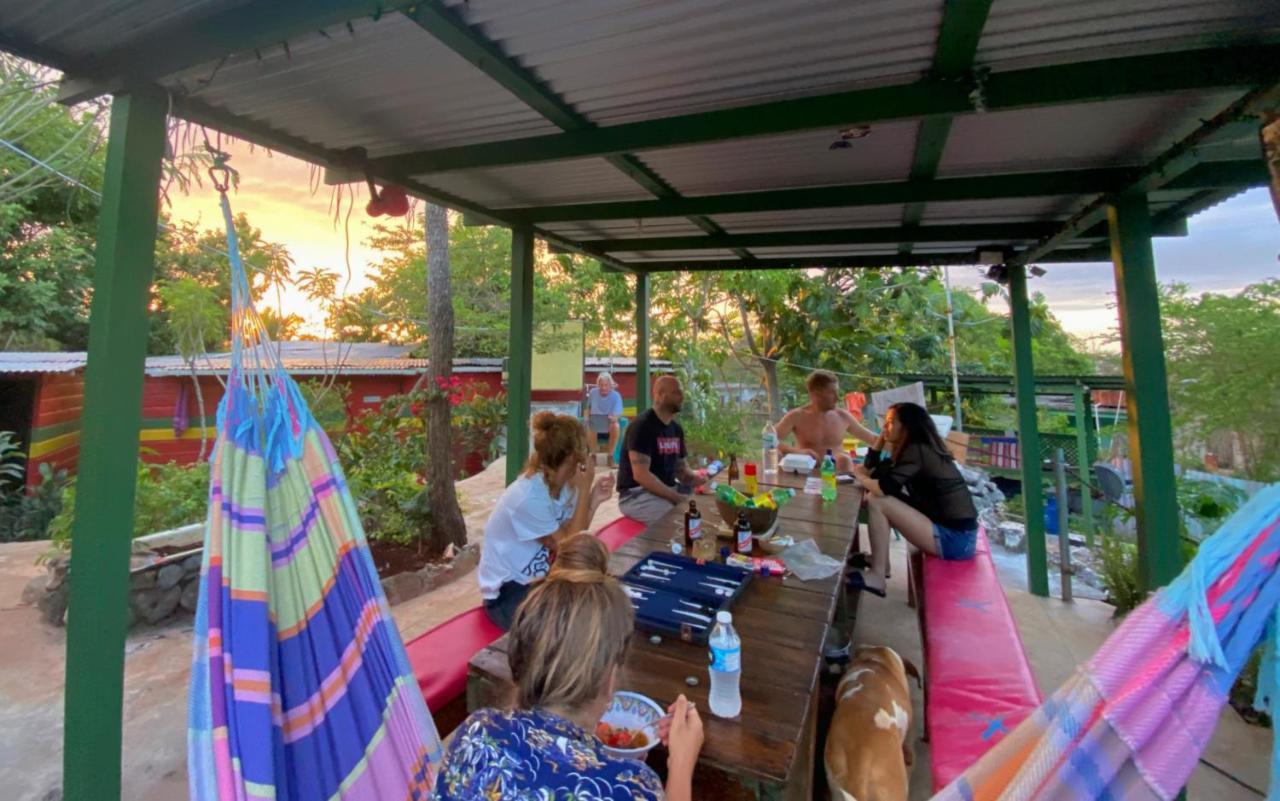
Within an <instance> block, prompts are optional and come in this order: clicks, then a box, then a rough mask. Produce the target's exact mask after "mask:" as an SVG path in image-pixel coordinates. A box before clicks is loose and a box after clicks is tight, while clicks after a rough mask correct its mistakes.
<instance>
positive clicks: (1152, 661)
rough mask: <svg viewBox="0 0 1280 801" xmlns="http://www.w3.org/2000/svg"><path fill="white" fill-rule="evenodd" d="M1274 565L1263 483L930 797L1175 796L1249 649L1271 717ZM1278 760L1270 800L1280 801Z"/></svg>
mask: <svg viewBox="0 0 1280 801" xmlns="http://www.w3.org/2000/svg"><path fill="white" fill-rule="evenodd" d="M1278 562H1280V486H1272V487H1268V488H1267V489H1265V490H1263V491H1261V492H1259V493H1258V494H1257V495H1256V496H1255V497H1254V498H1253V500H1251V501H1250V502H1249V503H1248V504H1247V505H1246V506H1245V507H1244V508H1243V509H1241V510H1240V511H1239V512H1237V513H1236V514H1235V515H1233V516H1232V517H1231V519H1230V520H1228V521H1227V522H1226V523H1224V524H1223V525H1222V527H1221V528H1220V529H1219V530H1218V532H1217V533H1216V534H1214V535H1213V536H1212V537H1210V538H1209V539H1207V540H1205V541H1204V542H1203V543H1202V544H1201V545H1200V549H1199V552H1198V553H1197V554H1196V557H1195V559H1194V560H1192V562H1191V564H1190V565H1188V566H1187V568H1186V570H1184V571H1183V572H1182V575H1181V576H1179V577H1178V578H1177V580H1176V581H1174V582H1173V583H1172V584H1170V585H1169V586H1168V587H1165V588H1164V589H1162V590H1160V591H1159V592H1158V593H1156V595H1155V596H1153V597H1152V598H1151V599H1150V600H1148V601H1147V602H1146V603H1144V604H1143V605H1142V606H1140V607H1139V608H1138V609H1136V610H1134V611H1133V612H1131V613H1130V614H1129V616H1128V617H1127V618H1126V619H1125V621H1124V623H1123V624H1121V626H1120V627H1119V628H1118V629H1117V630H1116V631H1115V632H1114V633H1112V635H1111V636H1110V637H1109V638H1108V639H1107V641H1106V643H1104V644H1103V646H1102V648H1100V649H1099V650H1098V652H1097V653H1096V654H1094V655H1093V657H1092V658H1091V659H1090V660H1089V661H1088V663H1086V664H1085V665H1084V666H1083V667H1081V668H1080V669H1079V670H1078V671H1077V672H1076V674H1075V676H1074V677H1073V678H1072V679H1071V680H1070V681H1068V682H1067V683H1066V684H1065V685H1064V686H1063V687H1062V688H1061V689H1059V690H1058V691H1057V692H1056V693H1054V695H1053V696H1052V697H1051V698H1049V699H1048V700H1047V701H1045V702H1044V704H1043V705H1041V707H1040V708H1039V709H1038V710H1036V712H1035V713H1034V714H1033V715H1032V716H1031V717H1029V718H1027V719H1026V720H1025V721H1023V723H1022V725H1020V726H1019V727H1018V728H1017V729H1015V730H1014V731H1013V732H1012V733H1010V734H1009V735H1007V736H1006V737H1005V738H1004V740H1002V741H1001V742H1000V743H999V744H998V745H996V746H995V747H994V748H992V749H991V750H990V751H988V752H987V753H986V754H985V755H984V756H983V757H982V758H981V759H979V760H978V761H977V762H976V763H974V764H973V766H971V767H970V768H969V769H968V770H967V771H965V772H964V774H962V775H961V776H960V777H959V778H957V779H956V780H955V781H953V782H952V783H951V784H949V785H947V786H946V787H945V788H943V790H942V791H941V792H939V793H938V794H937V795H936V796H934V799H935V801H995V799H1000V800H1001V801H1022V800H1023V799H1026V800H1027V801H1030V800H1031V799H1036V801H1059V799H1060V800H1061V801H1068V800H1069V799H1072V800H1074V799H1098V801H1101V800H1102V799H1117V801H1118V800H1119V799H1125V800H1126V801H1140V800H1145V799H1153V800H1154V799H1164V800H1165V801H1168V799H1172V798H1175V797H1176V796H1177V795H1178V793H1179V791H1180V790H1181V789H1182V788H1183V787H1184V786H1185V785H1186V783H1187V780H1188V779H1189V778H1190V777H1191V773H1192V771H1193V770H1194V769H1195V766H1196V763H1197V760H1198V759H1199V757H1200V755H1201V753H1203V752H1204V749H1205V747H1206V746H1207V745H1208V744H1209V740H1210V738H1211V737H1212V736H1213V730H1214V727H1215V725H1216V724H1217V721H1218V715H1219V712H1220V711H1221V709H1222V705H1223V704H1224V703H1225V702H1226V699H1227V694H1228V692H1229V691H1230V689H1231V685H1232V683H1233V682H1234V681H1235V678H1236V675H1237V674H1238V673H1239V672H1240V670H1241V668H1242V667H1243V666H1244V664H1245V662H1246V661H1247V660H1248V659H1249V657H1250V655H1251V654H1252V653H1253V652H1254V650H1255V649H1256V647H1257V646H1258V645H1259V644H1263V646H1264V650H1263V659H1262V667H1261V669H1260V671H1259V674H1258V696H1257V699H1256V701H1255V705H1256V706H1258V708H1259V709H1264V710H1266V711H1268V712H1272V711H1273V709H1274V705H1275V701H1276V691H1277V688H1278V685H1280V682H1278V681H1277V679H1278V678H1280V675H1278V674H1277V660H1276V632H1277V622H1278V617H1277V609H1278V608H1280V568H1278V567H1277V563H1278ZM975 647H977V646H976V644H975ZM1273 717H1274V713H1273ZM1277 753H1280V751H1276V750H1273V752H1272V763H1271V775H1272V787H1271V791H1270V793H1269V794H1268V796H1267V797H1268V798H1269V799H1277V798H1280V794H1278V792H1277V787H1276V781H1275V778H1276V776H1277V775H1280V774H1278V773H1277V767H1278V765H1277V760H1276V754H1277Z"/></svg>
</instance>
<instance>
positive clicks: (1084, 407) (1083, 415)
mask: <svg viewBox="0 0 1280 801" xmlns="http://www.w3.org/2000/svg"><path fill="white" fill-rule="evenodd" d="M1071 400H1072V404H1073V406H1074V408H1075V414H1076V472H1077V474H1078V477H1079V481H1080V516H1081V518H1082V519H1083V520H1084V538H1085V542H1086V544H1088V546H1089V547H1090V548H1092V547H1093V496H1092V495H1091V494H1090V492H1089V487H1090V486H1092V484H1093V482H1092V481H1091V479H1090V476H1091V475H1092V473H1093V460H1092V459H1090V458H1089V455H1090V453H1092V448H1090V447H1089V440H1090V439H1092V438H1093V433H1092V432H1093V421H1092V420H1091V419H1090V417H1089V390H1088V388H1087V387H1076V388H1075V391H1074V392H1072V393H1071ZM1061 502H1062V501H1061V500H1059V503H1061Z"/></svg>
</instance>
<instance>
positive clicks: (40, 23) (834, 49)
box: [0, 0, 1280, 259]
mask: <svg viewBox="0 0 1280 801" xmlns="http://www.w3.org/2000/svg"><path fill="white" fill-rule="evenodd" d="M443 1H444V3H445V5H446V6H448V7H449V8H451V9H452V10H453V11H454V12H456V13H457V14H458V15H459V16H460V17H461V18H462V19H463V20H464V21H465V22H466V23H468V24H470V25H472V26H474V32H475V33H478V34H480V35H482V36H484V37H487V38H488V39H489V40H490V41H492V42H493V43H494V45H495V46H496V47H497V48H498V49H499V50H500V51H502V52H503V53H504V54H505V55H506V56H508V57H509V58H510V59H511V60H512V61H513V62H515V63H516V64H517V65H518V66H519V67H520V68H523V69H525V70H527V71H528V72H529V73H530V74H531V75H532V76H533V78H534V79H536V80H537V81H539V82H540V83H541V85H542V86H544V87H545V88H547V89H549V90H550V91H551V92H553V93H555V94H557V95H558V96H559V97H560V98H562V99H563V101H564V102H565V103H566V104H568V105H570V106H572V107H573V108H574V109H575V110H576V111H577V112H579V113H581V114H582V115H583V116H584V117H586V118H587V119H589V120H590V121H591V122H593V123H595V124H597V125H601V126H612V125H617V124H622V123H627V122H635V121H641V120H648V119H654V118H659V117H665V116H671V115H677V114H689V113H694V112H698V111H707V110H713V109H725V108H733V107H737V106H742V105H746V104H750V103H758V102H763V101H771V100H782V99H792V98H799V97H805V96H813V95H820V94H826V93H830V92H835V91H842V90H847V89H853V88H859V87H868V86H880V85H891V84H898V83H904V82H909V81H912V80H915V79H917V78H919V77H921V76H923V75H925V74H927V72H928V70H929V69H930V68H931V66H932V62H933V59H934V55H935V53H934V51H935V45H936V42H937V38H938V34H939V30H940V23H941V21H942V18H943V12H944V9H945V8H946V7H947V6H948V3H947V2H945V1H944V0H860V1H859V2H850V1H849V0H806V2H777V0H642V1H641V2H637V1H636V0H523V2H519V3H516V2H512V0H443ZM241 4H242V3H241V0H190V1H189V2H184V3H172V2H163V1H162V0H56V2H55V0H34V1H32V0H0V33H3V34H4V36H5V37H6V41H9V42H12V43H13V44H12V45H11V46H14V47H16V48H24V47H25V48H27V49H36V50H38V49H39V48H41V47H44V48H47V49H48V50H49V51H50V52H51V53H52V55H51V56H50V60H54V61H57V60H65V61H67V62H69V63H73V64H74V63H76V62H83V61H84V60H85V59H87V58H91V57H92V56H94V55H96V54H101V53H103V52H108V51H111V50H112V49H114V48H117V47H119V46H120V45H122V44H125V45H128V44H129V43H133V42H141V41H145V40H146V38H147V37H156V36H158V35H160V34H162V33H167V32H169V31H171V30H174V26H175V25H177V24H179V23H181V24H182V25H186V26H188V28H194V27H195V26H197V25H199V24H200V22H201V20H203V19H204V18H205V17H207V16H208V15H209V14H211V13H214V12H218V11H222V10H225V9H230V8H235V7H236V6H239V5H241ZM1259 41H1265V42H1269V43H1275V42H1277V41H1280V2H1278V1H1277V0H1078V2H1073V3H1064V2H1061V1H1060V0H1001V2H999V3H995V4H993V7H992V10H991V14H990V17H989V20H988V22H987V25H986V29H985V32H984V34H983V35H982V37H981V39H980V41H979V46H978V53H977V62H978V63H979V64H980V65H984V66H989V67H993V68H994V69H995V70H996V71H997V72H999V71H1002V70H1007V69H1012V68H1016V67H1021V66H1027V65H1032V64H1060V63H1070V62H1080V61H1089V60H1094V59H1098V58H1103V57H1107V56H1113V55H1133V54H1144V53H1161V52H1175V51H1177V50H1178V49H1185V48H1191V47H1198V46H1206V45H1236V44H1248V43H1254V42H1259ZM486 66H488V65H486ZM163 83H164V84H165V85H166V86H167V87H168V88H170V89H171V90H173V91H175V92H176V93H186V94H192V95H194V96H195V97H196V98H197V99H198V100H200V101H201V102H203V103H206V104H209V105H211V106H213V107H215V108H219V109H223V110H226V111H227V112H229V113H230V114H232V115H235V116H238V117H240V118H241V119H243V120H245V121H248V122H253V123H259V124H262V125H267V126H270V127H271V128H274V129H276V130H278V131H281V132H283V133H286V134H290V135H292V136H295V137H300V138H302V139H305V140H306V141H308V142H312V143H315V144H318V145H321V146H323V147H325V148H330V149H335V150H336V149H340V148H347V147H355V146H360V147H364V148H366V149H367V150H368V152H369V153H370V155H372V156H374V157H377V156H381V155H391V154H396V153H405V152H413V151H422V150H433V149H438V148H443V147H451V146H458V145H468V144H479V143H484V142H495V141H505V140H518V139H523V138H526V137H531V136H536V135H541V134H554V133H557V132H559V130H560V129H559V128H558V127H557V126H556V125H553V124H552V123H550V122H548V121H547V120H545V119H544V118H543V117H542V116H541V115H540V114H539V113H537V112H535V111H534V110H532V109H531V108H530V107H528V106H527V105H526V104H525V102H524V101H522V100H520V99H519V98H517V97H516V96H515V95H513V94H512V93H511V92H509V91H508V90H507V89H505V88H503V86H501V85H500V84H499V83H498V82H496V81H495V80H493V79H491V78H489V77H488V76H487V75H485V74H484V72H483V71H482V70H481V69H479V68H477V66H476V65H475V64H473V63H472V62H471V61H470V60H468V59H466V58H463V57H461V56H459V55H457V54H455V53H454V52H453V51H452V50H450V49H449V47H447V46H446V45H444V44H442V43H441V42H440V41H439V40H437V39H436V38H435V37H434V36H432V35H431V34H430V33H428V32H427V31H426V30H424V29H422V28H421V27H419V26H418V25H417V24H415V23H414V22H412V21H411V20H409V19H408V18H406V17H405V16H404V15H402V14H399V13H387V14H382V15H380V18H379V19H378V20H376V21H375V20H371V19H362V20H355V21H353V22H352V24H351V27H350V30H349V29H348V27H347V26H346V25H333V26H330V27H329V28H327V29H326V30H324V31H322V32H321V31H317V32H308V33H306V34H304V35H300V36H296V37H292V38H290V39H289V41H288V42H287V44H286V43H280V44H278V45H272V46H268V47H265V48H259V49H258V50H257V51H250V52H246V53H240V54H236V55H232V56H230V57H228V58H225V59H217V60H213V61H211V62H209V63H206V64H203V65H200V66H198V67H193V68H191V69H189V70H186V71H185V72H183V73H180V74H177V75H173V76H168V77H167V78H166V79H165V80H164V81H163ZM1226 99H1227V95H1226V94H1225V93H1200V94H1182V95H1170V96H1166V97H1158V98H1141V99H1129V100H1120V101H1112V102H1108V103H1095V104H1088V105H1080V106H1071V107H1064V108H1056V109H1047V110H1046V109H1040V110H1037V109H1027V110H1022V111H1008V112H1001V113H992V114H986V115H961V116H959V117H957V118H956V121H955V124H954V126H953V128H952V132H951V137H950V140H949V142H948V145H947V147H946V150H945V152H944V157H943V160H942V164H941V170H940V174H941V175H943V176H958V175H965V174H988V173H1010V172H1018V171H1024V170H1029V169H1067V168H1072V167H1100V166H1115V165H1128V164H1137V163H1139V162H1142V161H1144V160H1148V159H1150V157H1151V156H1152V155H1154V154H1155V153H1156V152H1158V151H1160V150H1161V149H1162V148H1165V147H1167V146H1168V145H1169V143H1171V142H1172V141H1174V140H1175V139H1176V138H1177V137H1178V136H1180V135H1182V134H1184V133H1186V132H1187V131H1188V130H1189V129H1190V128H1191V127H1192V126H1193V125H1194V124H1195V122H1196V120H1197V119H1198V118H1201V117H1206V116H1208V115H1210V114H1212V113H1214V112H1215V111H1217V110H1218V109H1219V108H1220V107H1221V106H1222V105H1225V103H1226ZM917 127H918V126H917V124H916V122H915V121H914V120H902V121H898V122H886V123H883V124H881V125H878V126H873V129H872V135H871V137H870V138H868V139H866V140H862V141H859V142H854V143H853V147H851V148H848V149H846V150H839V151H831V150H829V149H827V148H826V145H828V144H830V142H829V139H830V138H834V136H835V135H836V132H835V131H825V130H816V131H810V132H801V133H790V134H786V135H778V136H769V137H764V138H758V139H750V140H741V141H726V142H724V143H718V144H705V145H697V146H690V147H679V148H670V149H665V150H657V151H653V150H650V151H646V152H642V153H640V154H638V156H637V157H638V158H640V159H641V160H642V161H644V162H646V163H647V164H648V165H649V166H650V167H652V169H653V171H654V172H655V173H657V174H659V175H660V176H661V177H662V178H663V179H664V180H666V181H667V182H669V183H670V184H671V185H672V186H674V187H675V188H676V189H677V190H679V191H680V192H682V193H685V194H687V195H690V196H697V195H706V194H719V193H732V192H742V191H767V190H773V189H782V188H788V187H803V186H822V185H836V184H842V183H850V184H853V183H860V182H875V181H886V180H902V179H903V178H905V177H906V175H907V172H908V170H909V169H910V163H911V157H912V152H913V150H914V147H915V132H916V129H917ZM1249 146H1250V143H1249V142H1247V141H1245V139H1244V138H1240V139H1238V140H1237V141H1235V142H1226V143H1211V144H1208V145H1206V146H1205V147H1204V148H1203V150H1202V155H1203V156H1205V157H1207V158H1209V159H1216V158H1236V157H1238V154H1239V153H1241V152H1244V153H1256V148H1255V149H1254V150H1252V151H1251V150H1249V149H1248V148H1249ZM426 183H427V184H429V185H431V186H435V187H438V188H439V189H441V190H442V191H446V192H450V193H452V194H456V195H457V196H458V197H459V199H460V202H462V203H474V204H478V205H482V206H488V207H491V208H493V209H504V208H516V207H527V206H539V205H568V204H574V203H586V202H593V201H595V202H601V201H603V202H608V201H619V200H621V201H626V200H639V199H644V198H648V197H649V194H648V193H647V192H646V191H645V190H643V189H642V188H640V187H639V186H638V185H637V184H635V183H633V181H632V180H631V179H628V178H627V177H625V176H624V175H623V174H622V173H621V172H619V171H617V170H616V169H615V168H613V167H610V166H609V165H607V164H606V163H605V162H604V161H602V160H600V159H578V160H576V161H568V162H560V163H555V164H544V165H528V166H516V167H500V168H496V169H484V170H466V171H456V172H440V173H434V174H432V175H430V176H428V178H427V181H426ZM1088 199H1089V198H1083V197H1073V198H1059V199H1052V200H1046V199H1029V200H1026V199H1024V200H1014V201H991V202H990V204H987V202H978V203H958V204H957V203H950V204H948V203H931V204H929V205H928V206H927V207H926V209H925V213H924V220H925V222H940V221H949V222H952V221H953V222H958V223H962V222H967V221H979V222H1002V221H1008V222H1016V221H1032V220H1039V221H1048V220H1057V219H1062V218H1063V217H1064V216H1065V215H1066V214H1068V213H1070V211H1072V210H1073V209H1076V208H1079V207H1080V206H1081V205H1082V204H1083V203H1084V202H1085V201H1086V200H1088ZM1002 204H1003V205H1002ZM969 212H972V213H969ZM511 216H512V217H516V216H517V215H511ZM714 219H715V221H716V222H717V223H719V224H720V225H721V226H722V227H724V228H725V229H726V230H729V231H731V232H768V231H789V230H791V231H793V230H800V229H805V228H815V229H816V228H832V227H845V226H857V225H891V224H894V223H897V222H900V221H901V220H902V207H901V206H899V205H889V206H881V207H871V208H856V209H853V208H851V209H821V210H813V211H799V212H758V213H751V214H736V215H716V216H715V217H714ZM628 226H631V228H632V229H631V230H628ZM547 228H548V230H551V229H555V230H558V231H559V232H561V233H565V234H566V235H567V236H570V237H571V238H598V237H609V238H618V237H626V236H646V235H661V234H681V233H694V232H697V231H698V230H700V229H699V228H698V227H695V226H693V225H692V224H691V223H688V222H683V221H675V220H670V219H664V220H661V221H653V222H651V223H650V224H648V225H636V224H634V223H633V222H630V221H629V222H619V223H590V222H587V223H576V222H575V223H565V224H557V225H554V226H547ZM793 252H795V253H799V252H800V251H793ZM700 255H701V256H703V257H709V256H712V255H714V254H708V253H700ZM654 256H656V257H658V258H663V259H666V258H670V257H671V254H667V253H663V254H654ZM646 257H649V254H646Z"/></svg>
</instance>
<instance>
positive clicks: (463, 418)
mask: <svg viewBox="0 0 1280 801" xmlns="http://www.w3.org/2000/svg"><path fill="white" fill-rule="evenodd" d="M482 386H483V385H482V384H479V383H476V384H472V385H471V386H470V387H468V388H466V389H465V390H464V392H463V400H462V402H461V403H458V404H457V405H456V406H454V407H453V427H454V432H455V433H456V435H457V437H458V440H459V441H460V443H461V444H462V447H463V449H464V450H465V451H467V452H471V451H480V452H481V453H483V454H484V455H485V459H484V463H485V464H486V465H488V464H489V463H490V462H492V461H493V460H494V459H497V458H498V457H499V456H501V455H502V452H503V447H504V445H505V442H506V440H505V436H506V432H507V394H506V393H505V392H503V393H499V394H498V395H495V396H493V397H489V396H487V395H485V394H483V392H482V391H481V389H480V387H482Z"/></svg>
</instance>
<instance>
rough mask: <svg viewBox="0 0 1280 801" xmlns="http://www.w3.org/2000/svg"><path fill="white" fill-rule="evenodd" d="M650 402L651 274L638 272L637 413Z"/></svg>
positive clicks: (647, 406)
mask: <svg viewBox="0 0 1280 801" xmlns="http://www.w3.org/2000/svg"><path fill="white" fill-rule="evenodd" d="M649 402H650V401H649V274H648V273H636V414H640V413H641V412H643V411H644V410H645V409H648V408H649Z"/></svg>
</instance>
